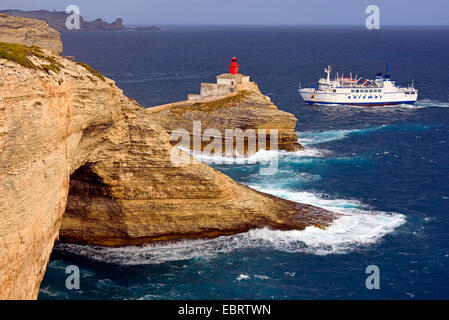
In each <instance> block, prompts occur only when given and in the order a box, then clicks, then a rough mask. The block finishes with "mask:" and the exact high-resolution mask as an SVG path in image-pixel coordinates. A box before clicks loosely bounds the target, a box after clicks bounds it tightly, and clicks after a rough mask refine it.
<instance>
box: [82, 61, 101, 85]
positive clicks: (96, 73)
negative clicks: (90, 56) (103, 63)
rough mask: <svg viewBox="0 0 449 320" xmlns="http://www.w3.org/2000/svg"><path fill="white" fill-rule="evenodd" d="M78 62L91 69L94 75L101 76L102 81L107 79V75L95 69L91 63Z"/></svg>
mask: <svg viewBox="0 0 449 320" xmlns="http://www.w3.org/2000/svg"><path fill="white" fill-rule="evenodd" d="M77 64H79V65H80V66H83V67H84V68H86V70H87V71H89V72H90V73H92V74H93V75H94V76H96V77H98V78H100V79H101V80H102V81H106V79H105V77H104V76H103V75H102V74H101V73H100V71H98V70H95V69H94V68H92V67H91V66H90V65H88V64H87V63H84V62H77Z"/></svg>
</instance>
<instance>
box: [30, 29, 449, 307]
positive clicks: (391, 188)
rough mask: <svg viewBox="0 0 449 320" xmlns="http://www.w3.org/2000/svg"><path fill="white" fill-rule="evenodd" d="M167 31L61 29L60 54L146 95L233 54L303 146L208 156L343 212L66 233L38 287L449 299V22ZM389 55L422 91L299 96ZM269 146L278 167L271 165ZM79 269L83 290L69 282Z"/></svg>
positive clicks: (55, 294) (105, 292) (180, 294)
mask: <svg viewBox="0 0 449 320" xmlns="http://www.w3.org/2000/svg"><path fill="white" fill-rule="evenodd" d="M161 29H162V30H161V31H159V32H145V31H124V32H66V33H63V34H62V40H63V43H64V52H63V54H64V55H69V56H75V57H76V59H77V61H82V62H85V63H88V64H89V65H91V66H93V67H94V68H95V69H98V70H99V71H101V72H102V73H103V74H104V75H106V76H107V77H110V78H111V79H113V80H115V81H116V84H117V86H119V87H120V88H121V89H123V91H124V93H125V94H126V95H128V96H129V97H132V98H134V99H136V100H137V101H138V102H139V103H140V104H141V105H142V106H145V107H151V106H155V105H160V104H165V103H169V102H173V101H178V100H184V99H185V98H186V95H187V94H188V93H198V92H199V89H200V83H201V82H215V77H216V75H218V74H220V73H223V72H227V70H228V69H227V65H228V64H229V63H230V60H231V57H233V56H236V57H237V58H238V62H239V64H240V72H241V73H243V74H246V75H250V76H251V80H253V81H255V82H257V84H258V85H259V87H260V89H261V91H262V92H263V93H264V94H266V95H268V96H269V97H270V98H271V99H272V101H273V102H274V104H275V105H276V106H278V108H279V109H281V110H284V111H287V112H290V113H293V114H294V115H295V116H296V117H297V118H298V122H297V126H296V131H297V132H298V136H299V142H300V143H301V144H303V145H304V146H305V148H306V150H305V151H302V152H301V151H300V152H285V151H279V152H278V153H274V151H260V152H259V153H257V154H256V157H257V158H258V160H259V162H258V163H256V164H251V165H248V164H222V165H220V164H216V163H215V162H214V161H211V163H210V165H211V166H213V167H214V168H216V169H218V170H220V171H221V172H223V173H224V174H226V175H228V176H230V177H231V178H233V179H234V180H236V181H238V182H240V183H243V184H245V185H248V186H249V187H252V188H254V189H256V190H260V191H262V192H265V193H269V194H273V195H276V196H278V197H281V198H284V199H289V200H293V201H297V202H302V203H308V204H312V205H315V206H319V207H323V208H326V209H329V210H332V211H335V212H339V213H343V214H344V215H342V216H341V217H340V218H339V219H337V220H335V221H334V222H333V223H332V225H331V226H330V227H329V228H327V229H325V230H322V229H318V228H315V227H308V228H306V229H305V230H302V231H276V230H269V229H267V228H263V229H255V230H250V231H248V232H245V233H241V234H236V235H233V236H223V237H219V238H216V239H209V240H189V241H180V242H175V243H168V244H158V245H145V246H132V247H124V248H104V247H98V246H89V245H76V244H65V243H56V244H55V247H54V250H53V252H52V255H51V258H50V262H49V264H48V267H47V270H46V273H45V277H44V279H43V282H42V284H41V288H40V293H39V299H42V300H44V299H448V298H449V86H448V81H449V59H448V58H449V28H448V27H405V26H404V27H399V26H397V27H381V29H380V30H367V29H364V28H363V27H356V26H352V27H349V26H335V27H332V26H316V27H310V26H181V25H178V26H161ZM386 62H389V63H390V71H391V74H392V78H393V80H395V81H397V83H399V84H401V85H408V84H410V83H411V82H412V81H414V84H415V86H416V88H418V89H419V99H418V102H417V103H415V104H414V105H398V106H388V107H372V108H366V107H350V106H332V105H326V106H310V105H307V104H305V103H304V102H303V101H302V100H301V98H300V96H299V94H298V92H297V88H298V85H299V83H301V85H302V86H303V87H306V86H316V84H317V80H318V78H320V77H322V76H324V68H325V67H326V66H327V65H329V64H330V65H332V66H333V67H334V71H335V72H339V74H340V75H341V74H343V73H344V74H345V75H349V72H352V74H353V75H355V74H357V75H358V76H359V77H366V78H374V76H375V74H376V73H377V72H385V64H386ZM272 157H278V159H279V160H278V170H277V172H276V173H275V174H272V175H261V174H260V170H259V169H260V168H261V167H263V166H265V165H267V161H269V160H270V159H272ZM71 265H75V266H77V267H78V268H79V271H80V286H79V289H68V288H67V286H66V280H67V277H68V276H69V275H70V274H67V273H66V268H67V267H68V266H71ZM373 266H374V267H373ZM373 268H374V269H373ZM372 270H377V271H378V272H377V271H372ZM373 276H375V277H376V281H377V280H378V285H375V286H374V288H373V285H372V284H373V283H374V282H373V281H374V280H373V278H372V277H373ZM370 277H371V278H370ZM367 284H368V285H367ZM370 284H371V285H370Z"/></svg>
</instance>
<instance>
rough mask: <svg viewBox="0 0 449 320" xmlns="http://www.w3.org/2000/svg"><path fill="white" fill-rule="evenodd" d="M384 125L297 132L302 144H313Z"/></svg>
mask: <svg viewBox="0 0 449 320" xmlns="http://www.w3.org/2000/svg"><path fill="white" fill-rule="evenodd" d="M385 127H386V125H381V126H376V127H367V128H360V129H343V130H329V131H306V132H298V137H299V138H298V141H299V143H301V144H303V145H306V146H307V145H314V144H320V143H327V142H331V141H337V140H343V139H346V138H348V137H349V136H350V135H353V134H361V133H367V132H372V131H377V130H381V129H383V128H385Z"/></svg>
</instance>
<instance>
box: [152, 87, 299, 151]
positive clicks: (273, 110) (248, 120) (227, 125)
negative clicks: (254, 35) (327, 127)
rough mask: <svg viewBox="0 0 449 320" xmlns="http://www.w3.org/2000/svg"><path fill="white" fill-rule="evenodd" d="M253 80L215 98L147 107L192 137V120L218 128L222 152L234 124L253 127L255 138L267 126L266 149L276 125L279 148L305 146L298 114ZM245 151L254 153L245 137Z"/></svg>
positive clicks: (163, 121)
mask: <svg viewBox="0 0 449 320" xmlns="http://www.w3.org/2000/svg"><path fill="white" fill-rule="evenodd" d="M251 84H252V86H248V87H247V88H246V89H244V90H239V91H237V92H235V94H232V95H228V96H225V97H221V96H220V97H218V98H216V99H212V100H210V98H209V100H207V101H205V102H191V101H181V102H177V103H173V104H167V105H163V106H157V107H153V108H149V109H147V110H148V112H149V113H150V114H151V115H152V116H153V117H154V118H155V119H156V120H157V121H158V122H159V123H160V124H161V125H162V126H163V127H164V129H165V130H167V132H168V133H172V132H173V131H174V130H176V129H178V128H183V129H186V130H188V131H189V132H190V135H191V141H193V139H194V136H195V135H196V134H197V133H195V134H194V132H193V123H194V122H193V121H200V122H201V128H202V132H203V131H204V130H206V129H208V128H214V129H217V130H218V131H220V134H221V138H222V145H223V146H222V150H223V153H224V152H225V146H226V138H225V137H226V134H225V131H226V129H234V128H240V129H242V131H245V130H247V129H253V130H254V131H255V132H256V140H257V139H258V134H257V133H258V132H259V130H260V129H264V130H265V132H266V133H267V141H266V142H265V145H264V146H263V149H270V141H269V138H270V130H271V129H275V130H277V132H278V139H277V148H278V149H279V150H286V151H297V150H303V149H304V148H303V146H302V145H300V144H299V143H298V136H297V134H296V133H295V126H296V121H297V119H296V118H295V116H294V115H292V114H291V113H288V112H284V111H281V110H279V109H278V108H277V107H276V106H275V105H274V104H273V103H272V102H271V99H270V98H269V97H267V96H265V95H263V94H262V93H261V92H260V91H259V88H258V86H257V85H256V84H255V83H251ZM208 143H209V141H206V142H205V141H203V144H202V147H203V148H204V147H205V146H206V145H208ZM192 148H193V145H192ZM259 149H261V148H260V146H259V144H257V147H256V148H255V149H253V150H252V151H258V150H259ZM245 155H246V156H248V155H251V151H248V148H247V141H245Z"/></svg>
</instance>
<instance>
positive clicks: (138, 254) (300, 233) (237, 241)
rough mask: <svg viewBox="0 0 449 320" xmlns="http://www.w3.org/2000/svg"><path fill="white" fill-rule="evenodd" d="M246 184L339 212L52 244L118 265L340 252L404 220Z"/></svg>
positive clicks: (339, 202)
mask: <svg viewBox="0 0 449 320" xmlns="http://www.w3.org/2000/svg"><path fill="white" fill-rule="evenodd" d="M252 187H254V188H256V189H258V190H260V191H262V192H267V193H268V192H269V193H272V194H274V195H277V196H281V197H283V198H286V199H289V200H293V201H298V202H302V203H308V204H312V205H316V206H321V207H323V208H325V209H328V210H331V211H334V212H337V213H341V214H342V215H341V216H340V217H338V218H337V219H335V220H334V221H333V223H332V224H331V225H330V226H329V227H328V228H326V229H320V228H316V227H313V226H312V227H307V228H306V229H304V230H292V231H279V230H271V229H268V228H262V229H254V230H250V231H248V232H245V233H240V234H236V235H233V236H222V237H218V238H215V239H206V240H204V239H201V240H184V241H178V242H173V243H164V244H152V245H144V246H130V247H121V248H106V247H99V246H90V245H77V244H66V243H58V244H57V245H56V246H55V249H56V250H63V251H68V252H71V253H74V254H77V255H83V256H88V257H89V258H90V259H92V260H97V261H102V262H109V263H116V264H124V265H141V264H159V263H164V262H170V261H178V260H188V259H211V258H214V257H217V256H218V255H220V254H226V253H230V252H233V251H235V250H241V249H249V248H258V249H274V250H278V251H282V252H290V253H309V254H316V255H327V254H344V253H348V252H351V251H353V250H356V249H358V248H361V247H366V246H369V245H371V244H374V243H376V242H377V241H379V240H380V239H381V238H382V237H383V236H385V235H386V234H388V233H391V232H393V231H394V230H395V229H396V228H397V227H399V226H400V225H402V224H404V223H405V217H404V216H403V215H401V214H398V213H387V212H380V211H373V210H370V209H369V208H368V207H366V206H364V205H363V204H362V203H360V202H359V201H357V200H345V199H325V198H323V197H322V195H319V194H315V193H311V192H295V191H285V190H275V189H266V188H261V187H258V186H252Z"/></svg>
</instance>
